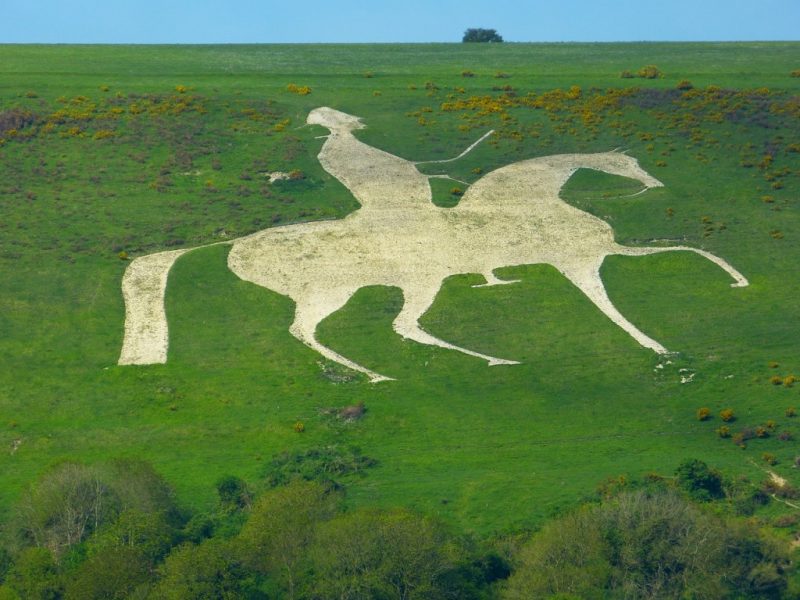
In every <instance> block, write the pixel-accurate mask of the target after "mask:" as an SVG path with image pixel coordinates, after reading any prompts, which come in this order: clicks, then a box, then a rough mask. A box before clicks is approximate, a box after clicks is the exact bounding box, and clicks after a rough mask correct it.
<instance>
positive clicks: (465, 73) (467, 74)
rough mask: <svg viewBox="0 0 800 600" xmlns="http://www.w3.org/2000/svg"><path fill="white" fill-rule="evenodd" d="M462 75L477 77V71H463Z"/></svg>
mask: <svg viewBox="0 0 800 600" xmlns="http://www.w3.org/2000/svg"><path fill="white" fill-rule="evenodd" d="M461 76H462V77H475V73H473V72H472V71H461Z"/></svg>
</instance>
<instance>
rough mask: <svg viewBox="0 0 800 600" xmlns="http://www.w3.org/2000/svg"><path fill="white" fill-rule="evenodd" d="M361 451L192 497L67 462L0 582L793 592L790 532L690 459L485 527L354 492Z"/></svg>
mask: <svg viewBox="0 0 800 600" xmlns="http://www.w3.org/2000/svg"><path fill="white" fill-rule="evenodd" d="M369 464H370V463H369V460H367V459H366V458H365V457H363V456H361V455H360V453H358V452H355V451H348V452H340V451H332V450H331V449H323V450H322V451H306V452H304V453H301V454H297V455H292V456H290V455H285V456H282V457H277V458H276V460H274V461H273V462H272V464H271V466H270V469H269V472H268V473H267V477H265V478H264V481H263V482H260V484H259V486H251V485H249V484H248V483H247V482H245V481H243V480H242V479H240V478H238V477H235V476H227V477H224V478H222V479H221V480H220V481H219V482H218V483H217V496H218V502H217V506H216V508H215V509H214V510H213V511H212V512H211V513H209V514H200V513H192V512H190V511H187V510H185V509H184V508H182V507H181V506H180V505H179V504H178V503H177V502H176V498H175V494H174V493H173V491H172V489H171V487H170V486H169V485H168V483H167V482H166V481H165V480H164V479H163V478H162V477H161V476H160V475H159V474H158V473H157V472H156V471H155V470H154V469H153V468H152V466H151V465H149V464H148V463H145V462H142V461H136V460H115V461H109V462H105V463H102V464H97V465H85V464H81V463H74V462H66V463H62V464H60V465H57V466H55V467H54V468H52V469H51V470H50V471H48V472H47V473H45V474H44V475H43V476H42V477H41V478H40V479H39V480H38V481H37V482H35V483H34V484H33V485H32V486H30V488H29V489H28V490H27V491H26V492H25V493H24V494H23V496H22V498H21V499H20V500H19V502H18V504H17V506H16V508H15V510H14V512H13V515H12V517H11V518H10V519H9V520H8V522H7V523H5V524H4V528H3V533H4V539H3V548H2V551H0V599H2V600H8V599H25V600H27V599H48V600H57V599H65V600H71V599H81V600H87V599H100V598H133V599H150V598H158V599H162V598H164V599H176V600H177V599H187V600H188V599H198V598H199V599H205V598H208V599H212V598H213V599H219V598H222V599H234V598H245V599H253V600H256V599H266V598H289V599H301V598H302V599H314V600H323V599H386V600H389V599H398V600H400V599H407V600H412V599H442V600H445V599H449V598H453V599H475V600H482V599H486V600H488V599H495V598H497V599H508V600H512V599H523V598H524V599H529V598H559V599H561V600H565V599H569V598H698V599H700V598H708V599H717V598H774V599H781V598H790V597H796V596H795V594H796V593H797V590H796V589H794V588H793V586H792V583H791V576H792V574H793V573H794V571H793V565H792V563H791V561H790V557H789V553H788V545H787V544H786V543H785V541H784V542H781V541H778V540H776V539H774V538H772V537H769V536H767V535H766V534H765V533H764V532H762V531H760V530H759V529H758V528H757V527H756V526H755V525H754V524H753V523H752V522H749V521H747V520H742V519H738V518H734V517H732V516H730V515H725V514H724V511H721V510H719V506H716V505H715V504H714V502H719V501H721V500H715V498H720V499H721V498H723V497H724V496H725V494H726V493H728V495H729V496H730V497H729V498H728V499H729V500H730V499H734V495H735V496H736V498H738V500H737V501H742V502H743V501H744V500H745V498H744V497H743V496H742V492H741V490H740V489H739V488H736V486H733V487H731V486H727V488H726V486H721V485H719V484H722V483H724V482H723V481H722V479H721V476H719V474H718V473H717V472H716V471H714V470H713V469H710V468H708V467H707V465H705V464H704V463H701V462H700V461H687V462H686V463H684V464H683V465H681V467H680V468H679V470H678V472H677V473H676V477H675V478H651V479H649V480H647V481H645V482H641V483H640V484H638V485H628V483H627V482H625V481H624V480H623V479H620V480H614V481H611V482H607V483H606V484H604V485H603V486H601V487H600V488H599V492H598V495H597V496H596V497H595V498H594V499H592V500H591V501H589V502H587V503H585V504H584V505H582V506H581V507H579V508H577V509H576V510H574V511H571V512H569V513H566V514H564V515H562V516H559V517H557V518H555V519H553V520H551V521H549V522H547V523H545V524H544V525H543V526H542V527H541V528H540V529H538V530H537V531H534V532H515V533H506V534H504V535H496V536H492V537H487V538H477V537H475V536H469V535H464V534H461V533H459V532H457V531H454V530H453V529H452V528H451V527H448V526H447V525H446V524H444V523H442V522H440V521H438V520H437V519H434V518H430V517H428V516H426V515H421V514H418V513H415V512H413V511H410V510H407V509H404V508H394V509H376V508H357V509H348V508H347V505H346V502H345V497H346V490H345V489H344V487H343V486H342V485H341V484H339V483H337V482H336V481H335V480H333V479H331V475H341V474H344V473H347V472H350V470H352V469H354V468H355V469H357V468H369ZM254 487H259V488H260V491H258V492H256V491H254V489H253V488H254ZM726 489H728V490H729V491H728V492H726V491H725V490H726ZM730 490H734V491H730ZM737 490H738V491H737ZM748 494H749V495H748ZM748 494H745V495H746V496H748V498H749V501H751V502H761V501H762V500H763V499H758V498H756V497H755V496H756V493H755V492H753V493H750V492H748ZM743 506H744V505H743Z"/></svg>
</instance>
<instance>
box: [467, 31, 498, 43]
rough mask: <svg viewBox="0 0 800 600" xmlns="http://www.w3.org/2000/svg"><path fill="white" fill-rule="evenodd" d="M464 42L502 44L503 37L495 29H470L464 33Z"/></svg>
mask: <svg viewBox="0 0 800 600" xmlns="http://www.w3.org/2000/svg"><path fill="white" fill-rule="evenodd" d="M461 41H462V42H502V41H503V38H502V36H501V35H500V34H499V33H497V30H495V29H481V28H470V29H467V30H466V31H465V32H464V37H463V38H462V39H461Z"/></svg>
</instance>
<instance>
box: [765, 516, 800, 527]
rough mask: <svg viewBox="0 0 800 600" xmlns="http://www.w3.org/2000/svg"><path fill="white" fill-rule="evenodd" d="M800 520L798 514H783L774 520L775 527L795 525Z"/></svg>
mask: <svg viewBox="0 0 800 600" xmlns="http://www.w3.org/2000/svg"><path fill="white" fill-rule="evenodd" d="M798 521H800V517H798V516H797V515H781V516H780V517H778V518H777V519H775V520H774V521H773V522H772V526H773V527H793V526H794V525H797V523H798Z"/></svg>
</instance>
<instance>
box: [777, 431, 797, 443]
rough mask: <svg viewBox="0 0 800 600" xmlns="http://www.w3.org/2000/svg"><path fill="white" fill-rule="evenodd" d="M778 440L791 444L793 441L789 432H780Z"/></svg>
mask: <svg viewBox="0 0 800 600" xmlns="http://www.w3.org/2000/svg"><path fill="white" fill-rule="evenodd" d="M778 439H779V440H780V441H782V442H791V441H792V440H793V439H794V436H793V435H792V432H791V431H781V432H780V433H779V434H778Z"/></svg>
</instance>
